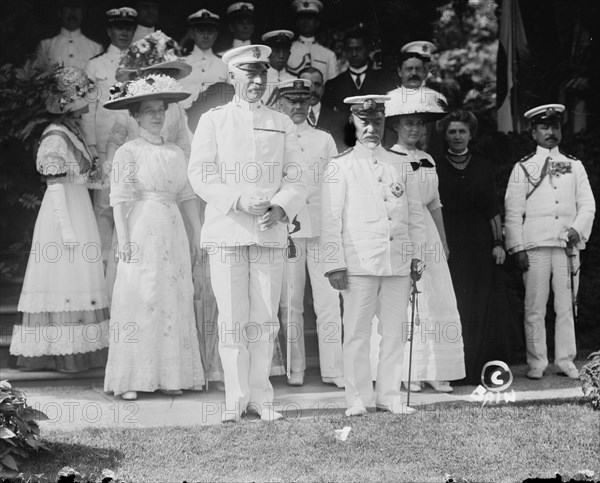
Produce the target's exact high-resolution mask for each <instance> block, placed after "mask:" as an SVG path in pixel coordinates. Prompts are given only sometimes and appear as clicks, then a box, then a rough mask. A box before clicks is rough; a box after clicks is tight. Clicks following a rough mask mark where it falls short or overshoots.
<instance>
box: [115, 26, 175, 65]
mask: <svg viewBox="0 0 600 483" xmlns="http://www.w3.org/2000/svg"><path fill="white" fill-rule="evenodd" d="M174 60H181V51H180V50H179V46H178V45H177V43H176V42H175V41H174V40H173V39H172V38H171V37H169V36H167V35H165V34H164V33H162V32H161V31H160V30H157V31H156V32H153V33H151V34H149V35H146V36H145V37H143V38H141V39H140V40H138V41H137V42H134V43H133V44H131V45H130V46H129V48H128V49H127V52H125V54H124V55H123V57H121V63H120V65H119V67H120V68H124V69H134V70H135V69H141V68H144V67H150V66H152V65H155V64H159V63H161V62H171V61H174Z"/></svg>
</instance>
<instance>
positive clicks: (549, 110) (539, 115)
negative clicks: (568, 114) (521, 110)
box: [523, 104, 565, 126]
mask: <svg viewBox="0 0 600 483" xmlns="http://www.w3.org/2000/svg"><path fill="white" fill-rule="evenodd" d="M564 110H565V106H563V105H562V104H543V105H541V106H537V107H534V108H533V109H529V111H527V112H526V113H525V114H523V117H525V119H527V120H529V123H530V124H531V125H532V126H535V125H536V124H541V123H557V122H558V123H560V122H561V120H562V113H563V112H564Z"/></svg>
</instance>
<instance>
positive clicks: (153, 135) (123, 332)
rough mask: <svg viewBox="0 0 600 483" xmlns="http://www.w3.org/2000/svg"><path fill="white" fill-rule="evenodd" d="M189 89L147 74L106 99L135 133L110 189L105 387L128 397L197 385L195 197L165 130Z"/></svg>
mask: <svg viewBox="0 0 600 483" xmlns="http://www.w3.org/2000/svg"><path fill="white" fill-rule="evenodd" d="M188 96H189V93H186V92H182V89H181V86H180V85H179V84H178V83H177V82H176V81H175V79H172V78H171V77H167V76H164V75H159V74H151V75H148V76H146V77H143V78H142V79H138V80H135V81H131V82H129V83H128V84H125V85H124V86H118V85H117V86H115V88H114V90H113V95H112V97H111V100H110V101H109V102H107V103H106V104H104V107H105V108H106V109H129V111H130V113H131V115H132V116H133V117H134V119H135V120H136V122H137V123H138V124H139V137H138V138H136V139H133V140H132V141H129V142H127V143H125V144H123V146H121V147H120V148H119V149H118V150H117V152H116V154H115V157H114V162H113V167H112V173H111V192H110V204H111V206H112V207H113V210H114V217H115V228H116V231H117V239H118V248H119V255H120V263H119V265H118V267H117V277H116V281H115V287H114V292H113V298H112V305H111V322H112V324H113V325H114V328H115V336H114V337H113V338H112V339H111V341H110V347H109V353H108V365H107V366H106V375H105V379H104V390H105V391H112V392H113V393H114V394H115V396H118V395H121V397H122V398H123V399H127V400H133V399H136V398H137V392H138V391H146V392H153V391H156V390H159V391H161V392H163V393H165V394H167V395H178V394H181V390H182V389H192V390H201V389H202V386H203V385H204V374H203V372H204V370H203V365H202V361H201V358H200V348H199V344H198V333H197V330H196V322H195V317H194V303H193V296H194V286H193V283H192V268H191V267H192V264H191V260H190V248H191V250H192V255H193V256H194V258H197V257H199V256H200V253H201V248H200V237H199V228H200V227H199V219H198V214H197V210H196V195H195V193H194V192H193V191H192V188H191V186H190V184H189V182H188V179H187V163H186V160H185V157H184V154H183V151H182V150H181V148H179V147H178V146H177V145H175V144H173V143H170V142H168V141H166V140H165V139H164V137H163V125H164V123H165V117H166V115H165V111H166V107H167V104H168V103H171V102H179V101H181V100H183V99H185V98H187V97H188ZM182 215H183V217H185V218H186V220H187V221H188V224H189V226H190V227H191V228H192V230H193V235H192V237H191V239H192V242H191V244H190V245H191V246H189V245H188V237H187V235H186V231H185V226H184V223H183V218H182Z"/></svg>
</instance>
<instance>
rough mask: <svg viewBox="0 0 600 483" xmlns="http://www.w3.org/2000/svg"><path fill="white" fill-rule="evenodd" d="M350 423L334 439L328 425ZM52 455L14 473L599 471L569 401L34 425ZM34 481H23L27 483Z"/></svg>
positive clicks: (496, 474) (513, 477)
mask: <svg viewBox="0 0 600 483" xmlns="http://www.w3.org/2000/svg"><path fill="white" fill-rule="evenodd" d="M344 426H351V427H352V431H351V432H350V435H349V436H348V439H347V440H346V441H345V442H342V441H339V440H336V439H335V437H334V430H335V429H341V428H342V427H344ZM42 436H43V437H44V439H45V440H46V441H48V442H49V445H50V447H51V448H52V449H53V453H50V454H40V456H34V457H33V458H32V460H31V461H30V462H28V463H27V464H24V465H23V466H22V468H21V470H22V471H23V472H24V473H25V476H28V475H31V474H39V473H44V474H45V475H46V476H47V477H49V480H46V481H52V482H53V481H56V480H55V475H56V473H57V471H58V470H59V469H60V468H61V467H62V466H72V467H74V468H75V469H76V470H78V471H79V472H80V473H82V474H83V475H84V476H87V477H89V476H91V475H90V474H91V473H93V474H94V477H93V478H90V480H91V481H96V479H95V478H98V481H99V475H100V472H101V470H102V469H103V468H108V469H112V470H113V471H114V472H115V473H117V475H118V476H119V477H121V478H124V479H125V480H126V481H132V482H134V481H135V482H137V481H140V482H141V481H143V482H150V481H160V482H171V481H173V482H182V481H183V480H187V481H210V482H212V481H271V482H274V481H311V482H312V481H344V482H345V481H394V482H405V481H411V482H412V481H418V482H436V483H439V482H442V481H444V474H445V473H450V474H452V475H454V476H455V477H464V478H466V479H468V480H469V482H471V483H472V482H475V481H477V482H479V481H490V482H503V481H511V482H513V481H522V480H523V479H525V478H528V477H533V476H538V477H553V476H554V475H555V473H556V472H559V473H561V474H562V475H563V476H571V475H573V474H574V473H575V472H576V471H578V470H583V469H589V470H593V471H594V472H595V474H596V478H597V477H598V476H599V475H600V413H598V412H594V411H593V410H592V409H591V407H590V406H589V405H584V404H583V403H582V402H580V401H570V402H561V403H552V402H550V403H548V402H547V403H529V404H525V403H522V404H521V403H513V404H511V405H505V404H502V405H494V406H490V407H488V406H486V407H485V408H481V406H479V405H475V404H468V403H461V404H452V405H447V404H446V405H435V406H431V407H427V408H422V409H420V410H419V411H418V412H417V413H415V414H413V415H411V416H408V417H407V416H404V417H398V416H393V415H391V414H389V413H388V414H386V413H369V414H368V415H367V416H364V417H362V418H346V417H345V416H344V415H343V414H340V413H339V412H335V413H331V412H329V413H319V414H314V415H313V416H311V417H308V418H302V419H295V418H293V416H290V417H289V418H288V419H287V420H284V421H280V422H276V423H272V424H267V423H261V422H258V421H253V420H243V421H242V422H241V423H239V424H227V425H220V426H209V427H178V428H165V429H159V428H150V429H127V430H125V429H107V428H94V427H89V428H87V429H85V430H83V431H77V432H74V431H71V432H67V431H61V430H58V429H55V428H48V429H43V430H42ZM33 481H35V480H33Z"/></svg>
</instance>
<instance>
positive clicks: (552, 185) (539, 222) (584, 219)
mask: <svg viewBox="0 0 600 483" xmlns="http://www.w3.org/2000/svg"><path fill="white" fill-rule="evenodd" d="M544 166H546V167H544ZM526 173H527V174H526ZM543 173H545V174H543ZM540 178H541V181H540ZM538 183H539V185H538V186H537V187H536V185H537V184H538ZM505 211H506V215H505V225H506V246H507V248H508V249H509V251H510V253H515V252H519V251H522V250H525V249H527V248H533V247H535V246H541V247H565V246H566V242H565V239H564V234H565V232H566V231H567V230H568V229H569V228H574V229H575V230H577V233H579V236H580V237H581V243H580V244H579V245H578V248H579V249H583V248H585V242H586V241H587V240H588V238H589V236H590V233H591V231H592V224H593V222H594V214H595V212H596V205H595V201H594V195H593V193H592V190H591V188H590V183H589V180H588V177H587V173H586V172H585V168H584V167H583V164H582V163H581V161H579V160H578V159H576V158H573V157H571V156H567V155H565V154H563V153H561V152H560V151H559V150H558V148H553V149H552V150H548V149H545V148H542V147H540V146H538V147H537V149H536V152H535V153H534V154H532V155H530V156H528V157H525V158H524V159H522V160H521V161H519V162H518V163H516V164H515V166H514V168H513V170H512V173H511V176H510V179H509V181H508V187H507V189H506V196H505ZM561 236H562V239H561Z"/></svg>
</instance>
